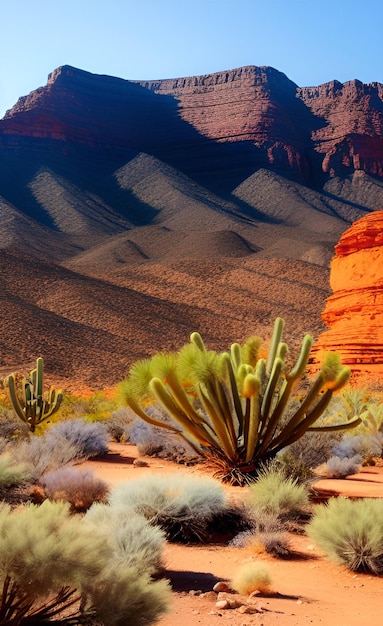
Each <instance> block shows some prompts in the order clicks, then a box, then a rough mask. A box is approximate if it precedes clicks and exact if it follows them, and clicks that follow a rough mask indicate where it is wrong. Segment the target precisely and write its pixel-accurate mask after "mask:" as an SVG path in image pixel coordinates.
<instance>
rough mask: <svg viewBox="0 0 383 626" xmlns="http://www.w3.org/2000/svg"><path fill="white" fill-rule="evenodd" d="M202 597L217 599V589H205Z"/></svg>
mask: <svg viewBox="0 0 383 626" xmlns="http://www.w3.org/2000/svg"><path fill="white" fill-rule="evenodd" d="M196 595H197V594H196ZM201 598H206V600H213V601H214V600H217V594H216V593H215V591H205V593H201Z"/></svg>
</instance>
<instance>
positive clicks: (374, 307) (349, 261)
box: [315, 211, 383, 375]
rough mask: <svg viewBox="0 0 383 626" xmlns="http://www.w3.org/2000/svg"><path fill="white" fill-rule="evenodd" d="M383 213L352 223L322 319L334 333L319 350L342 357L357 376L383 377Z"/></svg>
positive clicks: (336, 263) (337, 250)
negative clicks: (328, 351)
mask: <svg viewBox="0 0 383 626" xmlns="http://www.w3.org/2000/svg"><path fill="white" fill-rule="evenodd" d="M382 268H383V211H375V212H374V213H370V214H368V215H366V216H365V217H362V218H361V219H359V220H357V221H356V222H354V224H353V225H352V226H351V228H349V229H348V230H347V231H346V232H345V233H344V234H343V235H342V237H341V238H340V240H339V243H338V244H337V246H336V247H335V257H334V258H333V260H332V263H331V274H330V285H331V289H332V291H333V293H332V295H331V296H330V297H329V298H328V299H327V302H326V308H325V310H324V312H323V314H322V319H323V321H324V323H325V324H326V326H328V327H329V329H330V330H328V331H327V332H325V333H323V334H322V335H321V336H320V337H319V340H318V343H317V345H316V347H315V352H316V355H317V358H318V359H319V358H320V355H321V354H322V353H323V351H325V350H336V351H338V352H340V354H341V356H342V361H343V362H344V363H345V364H348V365H349V366H350V367H351V368H352V370H353V371H354V372H365V371H366V372H370V373H374V374H378V375H381V374H382V372H383V269H382Z"/></svg>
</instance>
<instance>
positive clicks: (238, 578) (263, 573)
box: [231, 563, 272, 595]
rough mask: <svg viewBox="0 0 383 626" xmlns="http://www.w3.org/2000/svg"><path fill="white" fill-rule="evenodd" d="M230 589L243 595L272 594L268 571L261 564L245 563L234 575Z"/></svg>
mask: <svg viewBox="0 0 383 626" xmlns="http://www.w3.org/2000/svg"><path fill="white" fill-rule="evenodd" d="M231 587H232V588H233V589H234V590H235V591H237V592H238V593H241V594H243V595H250V594H251V593H254V592H255V591H258V592H260V593H264V594H269V593H272V588H271V576H270V574H269V571H268V569H267V568H266V567H265V566H264V565H263V564H261V563H246V564H245V565H242V566H241V567H240V568H238V570H237V571H236V572H235V573H234V576H233V577H232V579H231Z"/></svg>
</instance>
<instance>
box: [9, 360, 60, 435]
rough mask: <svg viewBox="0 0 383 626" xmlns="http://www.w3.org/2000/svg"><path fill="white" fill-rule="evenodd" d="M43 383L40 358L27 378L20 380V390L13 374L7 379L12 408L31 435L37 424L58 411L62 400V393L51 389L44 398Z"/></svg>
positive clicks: (42, 369)
mask: <svg viewBox="0 0 383 626" xmlns="http://www.w3.org/2000/svg"><path fill="white" fill-rule="evenodd" d="M43 382H44V361H43V359H42V358H41V357H39V358H38V359H37V360H36V368H35V369H33V370H32V371H31V372H30V373H29V376H28V377H27V378H23V379H22V381H21V390H19V389H18V388H17V385H16V377H15V375H14V374H10V375H9V376H8V378H7V386H8V391H9V397H10V400H11V403H12V408H13V410H14V412H15V414H16V415H17V417H19V418H20V419H21V420H23V422H26V424H28V426H29V429H30V431H31V432H32V433H33V432H35V429H36V426H37V425H38V424H40V423H41V422H43V421H45V420H47V419H48V418H49V417H51V415H53V414H54V413H56V411H58V409H59V408H60V405H61V402H62V399H63V394H62V391H56V389H53V388H52V387H51V389H50V390H49V392H48V394H46V395H45V397H44V392H43Z"/></svg>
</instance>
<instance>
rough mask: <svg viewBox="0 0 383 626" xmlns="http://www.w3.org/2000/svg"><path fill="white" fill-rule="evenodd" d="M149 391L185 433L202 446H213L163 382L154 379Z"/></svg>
mask: <svg viewBox="0 0 383 626" xmlns="http://www.w3.org/2000/svg"><path fill="white" fill-rule="evenodd" d="M149 389H150V391H151V392H152V394H153V396H154V397H155V398H156V400H157V401H158V402H159V403H160V404H161V405H162V406H163V407H164V408H165V409H166V410H167V411H168V413H170V415H171V416H172V417H173V418H174V419H175V420H176V422H178V424H180V426H181V427H182V428H183V429H185V431H186V432H187V433H188V434H189V435H190V436H191V437H193V439H195V440H196V441H197V442H198V443H199V444H200V445H201V446H211V441H209V438H208V436H207V435H205V432H204V430H203V429H201V428H199V427H198V426H199V425H198V424H195V423H194V422H192V421H191V420H190V419H189V418H188V416H187V415H186V414H185V413H184V412H183V411H182V410H181V409H180V408H179V406H178V405H177V404H176V402H175V401H174V399H173V397H172V395H171V394H170V393H169V392H168V390H167V389H166V387H165V385H164V384H163V382H162V380H160V379H159V378H152V380H151V381H150V383H149Z"/></svg>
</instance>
